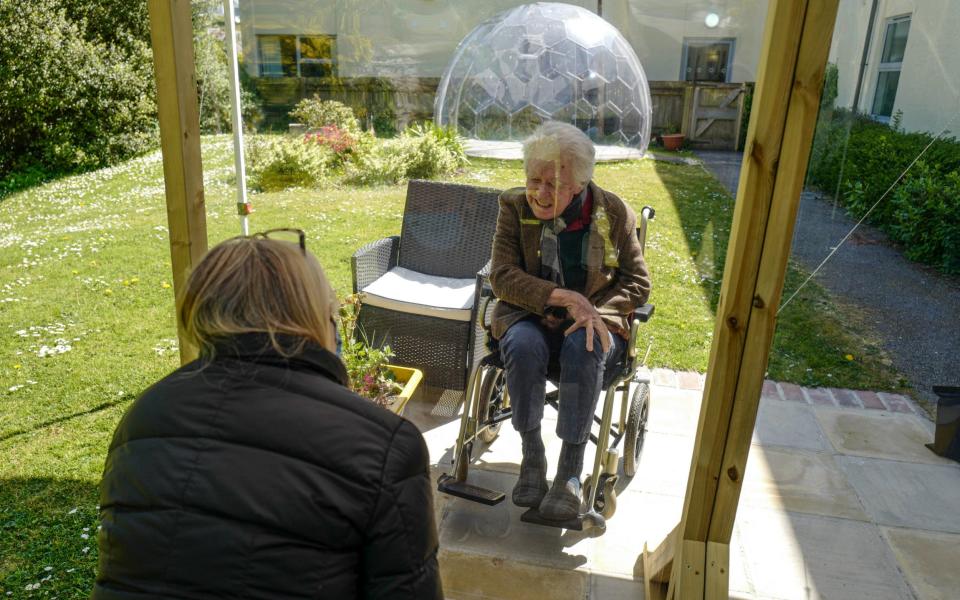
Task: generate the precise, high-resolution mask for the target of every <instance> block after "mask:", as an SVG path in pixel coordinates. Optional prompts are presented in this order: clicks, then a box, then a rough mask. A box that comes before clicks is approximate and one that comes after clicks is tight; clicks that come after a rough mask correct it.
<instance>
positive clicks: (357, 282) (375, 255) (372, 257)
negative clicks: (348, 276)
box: [350, 235, 400, 294]
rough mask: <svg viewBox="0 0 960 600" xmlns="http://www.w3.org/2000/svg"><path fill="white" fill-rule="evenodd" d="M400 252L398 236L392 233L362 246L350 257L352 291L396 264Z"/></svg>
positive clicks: (373, 279)
mask: <svg viewBox="0 0 960 600" xmlns="http://www.w3.org/2000/svg"><path fill="white" fill-rule="evenodd" d="M399 253H400V236H398V235H392V236H390V237H387V238H383V239H379V240H377V241H375V242H371V243H369V244H366V245H365V246H362V247H361V248H360V249H359V250H357V251H356V252H354V253H353V256H352V257H351V258H350V270H351V271H352V272H353V293H354V294H356V293H357V292H360V291H362V290H363V289H364V288H365V287H367V286H368V285H370V284H371V283H373V282H374V281H376V280H377V279H378V278H380V277H381V276H383V274H384V273H386V272H387V271H389V270H390V269H392V268H393V267H395V266H397V257H398V255H399Z"/></svg>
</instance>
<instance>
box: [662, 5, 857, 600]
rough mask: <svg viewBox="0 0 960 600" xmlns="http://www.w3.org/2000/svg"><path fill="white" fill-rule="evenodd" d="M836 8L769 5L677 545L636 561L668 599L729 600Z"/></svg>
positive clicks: (669, 546)
mask: <svg viewBox="0 0 960 600" xmlns="http://www.w3.org/2000/svg"><path fill="white" fill-rule="evenodd" d="M838 1H839V0H773V2H771V6H770V9H769V12H768V15H767V25H766V31H765V35H764V44H763V51H762V54H761V62H760V68H759V70H758V73H759V78H758V82H757V87H756V91H755V96H754V105H753V110H752V115H753V116H752V117H751V121H750V128H749V131H748V132H747V143H746V152H745V153H744V161H743V166H742V167H741V172H740V186H739V188H738V189H737V203H736V208H735V209H734V215H733V229H732V231H731V234H730V244H729V247H728V251H727V260H726V266H725V268H724V278H723V285H722V288H721V291H720V304H719V306H718V307H717V320H716V324H715V328H714V336H713V346H712V348H711V351H710V363H709V367H708V370H707V381H706V385H705V387H704V398H703V405H702V407H701V410H700V420H699V423H698V426H697V441H696V444H695V447H694V451H693V459H692V461H691V464H690V476H689V479H688V481H687V493H686V498H685V499H684V507H683V517H682V519H681V522H680V525H679V529H678V534H677V537H678V539H677V540H670V543H664V544H661V546H660V547H658V548H657V549H656V550H655V551H654V552H652V553H649V554H648V556H645V560H644V562H645V563H649V564H651V565H657V567H659V568H660V569H661V570H665V568H664V565H666V564H671V565H672V568H671V569H670V574H671V575H670V582H669V588H668V590H669V591H668V597H670V595H671V594H673V597H676V598H682V599H683V600H697V599H699V598H704V597H706V598H711V599H713V598H726V597H727V592H728V586H727V581H728V580H729V564H728V563H729V542H730V536H731V534H732V531H733V522H734V519H735V518H736V512H737V504H738V502H739V499H740V488H741V485H742V482H743V473H744V470H745V469H746V463H747V455H748V453H749V450H750V440H751V436H752V434H753V428H754V425H755V423H756V417H757V408H758V406H759V400H760V392H761V389H762V387H763V374H764V372H765V371H766V365H767V358H768V355H769V352H770V345H771V343H772V341H773V333H774V329H775V326H776V314H777V307H778V305H779V303H780V295H781V293H782V291H783V280H784V276H785V273H786V265H787V258H788V256H789V254H790V243H791V239H792V234H793V226H794V223H795V222H796V214H797V207H798V205H799V198H800V191H801V188H802V186H803V180H804V175H805V174H806V168H807V158H808V155H809V152H810V145H811V142H812V140H813V131H814V126H815V124H816V118H817V107H818V106H819V100H820V91H821V87H822V85H823V74H824V70H825V65H826V60H827V54H828V52H829V49H830V41H831V36H832V34H833V24H834V21H835V20H836V14H837V4H838ZM688 553H689V554H692V556H691V555H688ZM671 559H672V560H671ZM691 573H693V574H694V575H693V579H694V580H695V582H694V584H693V585H690V583H689V581H688V580H689V579H690V578H691V575H690V574H691ZM698 573H699V574H698ZM701 582H702V583H701Z"/></svg>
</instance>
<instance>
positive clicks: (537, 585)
mask: <svg viewBox="0 0 960 600" xmlns="http://www.w3.org/2000/svg"><path fill="white" fill-rule="evenodd" d="M439 562H440V578H441V580H442V581H443V593H444V596H445V597H446V598H447V599H448V600H479V599H483V600H543V599H544V598H551V599H553V598H555V599H557V600H584V599H585V598H588V596H587V595H586V594H587V593H588V590H589V585H590V582H589V574H588V573H584V572H582V571H576V570H572V569H571V570H559V569H553V568H545V567H541V566H537V565H532V564H529V563H525V562H520V561H517V560H513V559H512V558H503V557H491V556H482V555H477V554H476V553H475V552H473V551H472V550H468V551H459V550H450V549H448V548H445V547H444V546H443V545H442V544H441V546H440V555H439ZM635 597H637V596H635ZM598 598H599V596H598Z"/></svg>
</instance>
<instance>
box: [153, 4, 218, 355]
mask: <svg viewBox="0 0 960 600" xmlns="http://www.w3.org/2000/svg"><path fill="white" fill-rule="evenodd" d="M148 9H149V11H150V37H151V39H152V41H153V65H154V72H155V74H156V79H157V112H158V113H159V119H160V146H161V148H162V150H163V180H164V185H165V187H166V196H167V225H168V229H169V231H170V264H171V266H172V268H173V290H174V293H175V295H176V298H177V300H176V307H177V310H179V308H180V300H179V299H180V292H181V291H182V290H183V287H184V286H185V285H186V281H187V277H188V276H189V274H190V270H191V269H192V268H193V266H194V265H195V264H196V263H197V262H199V260H200V258H201V257H202V256H203V254H204V253H205V252H206V251H207V221H206V213H205V210H206V208H205V205H204V199H203V166H202V165H201V162H200V112H199V110H198V108H197V82H196V75H195V73H194V65H193V26H192V22H191V18H190V0H148ZM177 335H178V337H179V338H180V361H181V363H186V362H189V361H191V360H193V359H194V358H196V356H197V349H196V348H195V347H194V346H193V345H192V344H190V343H188V342H187V340H185V339H184V335H183V331H181V330H180V326H179V323H178V324H177Z"/></svg>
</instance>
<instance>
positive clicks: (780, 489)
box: [740, 446, 869, 521]
mask: <svg viewBox="0 0 960 600" xmlns="http://www.w3.org/2000/svg"><path fill="white" fill-rule="evenodd" d="M740 505H741V506H758V507H764V508H771V509H779V510H786V511H792V512H800V513H808V514H816V515H824V516H831V517H843V518H848V519H856V520H859V521H867V520H869V519H868V517H867V514H866V512H865V511H864V510H863V505H862V504H861V503H860V498H859V497H858V496H857V492H856V491H855V490H854V488H853V487H852V486H851V485H850V484H849V483H848V482H847V478H846V474H845V473H844V471H843V470H842V469H841V468H840V467H839V466H838V465H837V464H836V462H835V461H834V457H833V456H832V455H830V454H825V453H821V452H809V451H802V450H794V449H788V448H774V447H765V446H764V447H761V446H753V447H752V448H751V449H750V457H749V459H748V461H747V470H746V473H745V474H744V480H743V489H742V491H741V494H740Z"/></svg>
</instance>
